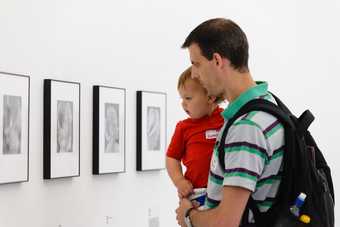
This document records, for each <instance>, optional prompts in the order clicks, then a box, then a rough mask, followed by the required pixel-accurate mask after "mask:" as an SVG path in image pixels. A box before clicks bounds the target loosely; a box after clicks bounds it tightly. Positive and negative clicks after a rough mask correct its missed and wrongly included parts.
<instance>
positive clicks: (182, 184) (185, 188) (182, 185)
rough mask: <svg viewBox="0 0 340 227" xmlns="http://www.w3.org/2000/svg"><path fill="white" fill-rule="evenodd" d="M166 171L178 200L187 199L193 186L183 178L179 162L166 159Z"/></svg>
mask: <svg viewBox="0 0 340 227" xmlns="http://www.w3.org/2000/svg"><path fill="white" fill-rule="evenodd" d="M166 169H167V171H168V174H169V176H170V178H171V180H172V182H173V183H174V185H175V186H176V188H177V191H178V195H179V197H180V198H183V197H187V196H188V195H190V194H191V193H192V190H193V186H192V184H191V182H190V181H188V180H187V179H185V177H184V176H183V171H182V166H181V162H180V161H178V160H177V159H174V158H170V157H166Z"/></svg>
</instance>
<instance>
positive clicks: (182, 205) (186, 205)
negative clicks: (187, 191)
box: [176, 198, 193, 227]
mask: <svg viewBox="0 0 340 227" xmlns="http://www.w3.org/2000/svg"><path fill="white" fill-rule="evenodd" d="M191 207H193V205H192V203H191V202H190V200H188V199H186V198H184V199H181V200H180V201H179V207H178V208H177V209H176V214H177V215H176V219H177V223H178V224H179V225H180V226H181V227H187V225H186V224H185V222H184V218H185V217H184V216H185V213H186V212H187V210H189V209H190V208H191Z"/></svg>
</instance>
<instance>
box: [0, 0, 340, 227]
mask: <svg viewBox="0 0 340 227" xmlns="http://www.w3.org/2000/svg"><path fill="white" fill-rule="evenodd" d="M339 11H340V3H339V1H336V0H326V1H316V0H312V1H307V0H302V1H294V0H288V1H287V0H285V1H269V0H264V1H246V0H240V1H228V0H225V1H215V0H211V1H200V0H198V1H197V0H195V1H194V0H189V1H180V0H172V1H164V0H140V1H137V0H124V1H109V0H97V1H94V0H49V1H46V0H27V1H20V0H0V28H1V30H0V71H5V72H10V73H18V74H25V75H29V76H30V77H31V96H30V98H31V106H30V108H31V109H30V146H29V148H30V156H29V182H25V183H18V184H8V185H0V227H23V226H27V227H110V226H112V227H113V226H115V227H137V226H138V227H158V226H161V227H173V226H176V225H177V224H176V220H175V212H174V210H175V209H176V207H177V204H178V201H177V197H176V190H175V188H174V187H173V185H172V184H171V182H170V180H169V178H168V176H167V174H166V171H165V170H161V171H148V172H136V170H135V169H136V139H135V137H136V90H150V91H162V92H166V93H167V95H168V112H167V115H168V117H167V126H168V127H167V140H168V142H169V140H170V138H171V134H172V132H173V130H174V127H175V124H176V122H177V121H178V120H179V119H181V118H183V117H185V114H184V113H183V111H182V110H181V108H180V106H179V101H180V100H179V97H178V94H177V91H176V85H177V77H178V75H179V74H180V73H181V72H182V71H183V70H184V69H185V68H186V67H187V66H188V65H189V64H190V61H189V57H188V53H187V51H186V50H182V49H180V45H181V44H182V42H183V41H184V39H185V37H186V36H187V35H188V33H189V32H190V31H191V30H192V29H193V28H194V27H195V26H196V25H198V24H199V23H201V22H202V21H204V20H206V19H208V18H212V17H228V18H231V19H233V20H235V21H236V22H237V23H238V24H239V25H240V26H241V27H242V28H243V29H244V31H245V32H246V33H247V35H248V39H249V43H250V69H251V72H252V75H253V77H254V78H255V79H256V80H266V81H268V82H269V84H270V89H271V91H273V92H275V93H276V94H278V95H279V96H280V97H281V98H282V100H283V101H285V102H286V103H287V104H288V106H290V107H291V109H292V110H293V111H294V112H295V113H297V114H300V113H302V111H303V110H305V109H307V108H309V109H310V110H311V111H312V112H313V113H314V115H315V117H316V121H315V122H314V124H313V126H312V128H311V131H312V133H313V134H314V135H315V137H316V140H317V142H318V143H319V145H320V147H321V148H322V150H323V151H324V154H325V156H326V159H327V160H328V162H329V165H330V166H331V168H332V173H333V180H334V183H335V190H336V193H337V194H339V192H340V183H339V182H340V167H339V165H338V163H337V160H339V154H338V152H339V151H340V150H339V141H340V132H339V127H340V123H339V122H338V121H339V120H338V119H339V116H340V101H339V100H338V99H339V98H340V94H339V93H338V92H339V82H340V79H339V77H340V69H339V66H340V57H339V56H340V55H339V53H340V44H339V40H340V26H339V21H340V14H339ZM46 78H49V79H58V80H66V81H75V82H80V84H81V122H80V123H81V133H80V140H81V144H80V150H81V154H80V177H75V178H68V179H58V180H43V79H46ZM93 85H106V86H113V87H121V88H126V92H127V93H126V101H127V103H126V111H127V112H126V172H125V173H119V174H111V175H104V176H93V175H92V86H93ZM336 198H337V201H336V204H339V203H340V200H339V199H338V198H339V195H338V196H337V197H336ZM336 219H337V220H338V219H340V210H339V209H336Z"/></svg>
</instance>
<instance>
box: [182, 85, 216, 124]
mask: <svg viewBox="0 0 340 227" xmlns="http://www.w3.org/2000/svg"><path fill="white" fill-rule="evenodd" d="M178 92H179V95H180V96H181V99H182V107H183V109H184V111H185V112H186V113H187V114H188V115H189V116H190V117H191V118H193V119H199V118H202V117H204V116H206V115H207V114H209V111H210V109H211V105H212V101H211V100H210V98H209V97H208V95H207V93H206V91H205V90H204V88H203V87H202V85H200V84H199V83H198V82H197V81H195V80H192V79H189V80H187V81H185V83H184V85H183V86H181V87H180V88H179V89H178Z"/></svg>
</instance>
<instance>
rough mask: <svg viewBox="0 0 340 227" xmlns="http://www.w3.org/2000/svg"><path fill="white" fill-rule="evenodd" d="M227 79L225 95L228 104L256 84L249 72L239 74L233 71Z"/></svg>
mask: <svg viewBox="0 0 340 227" xmlns="http://www.w3.org/2000/svg"><path fill="white" fill-rule="evenodd" d="M229 79H230V80H229V82H227V87H226V90H225V95H226V98H227V100H228V101H229V103H230V102H233V101H234V100H235V99H237V98H238V97H239V96H240V95H241V94H242V93H244V92H245V91H247V90H248V89H249V88H251V87H254V86H256V83H255V81H254V80H253V78H252V77H251V75H250V73H249V72H246V73H239V72H235V71H234V72H233V73H232V74H231V75H230V76H229Z"/></svg>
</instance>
